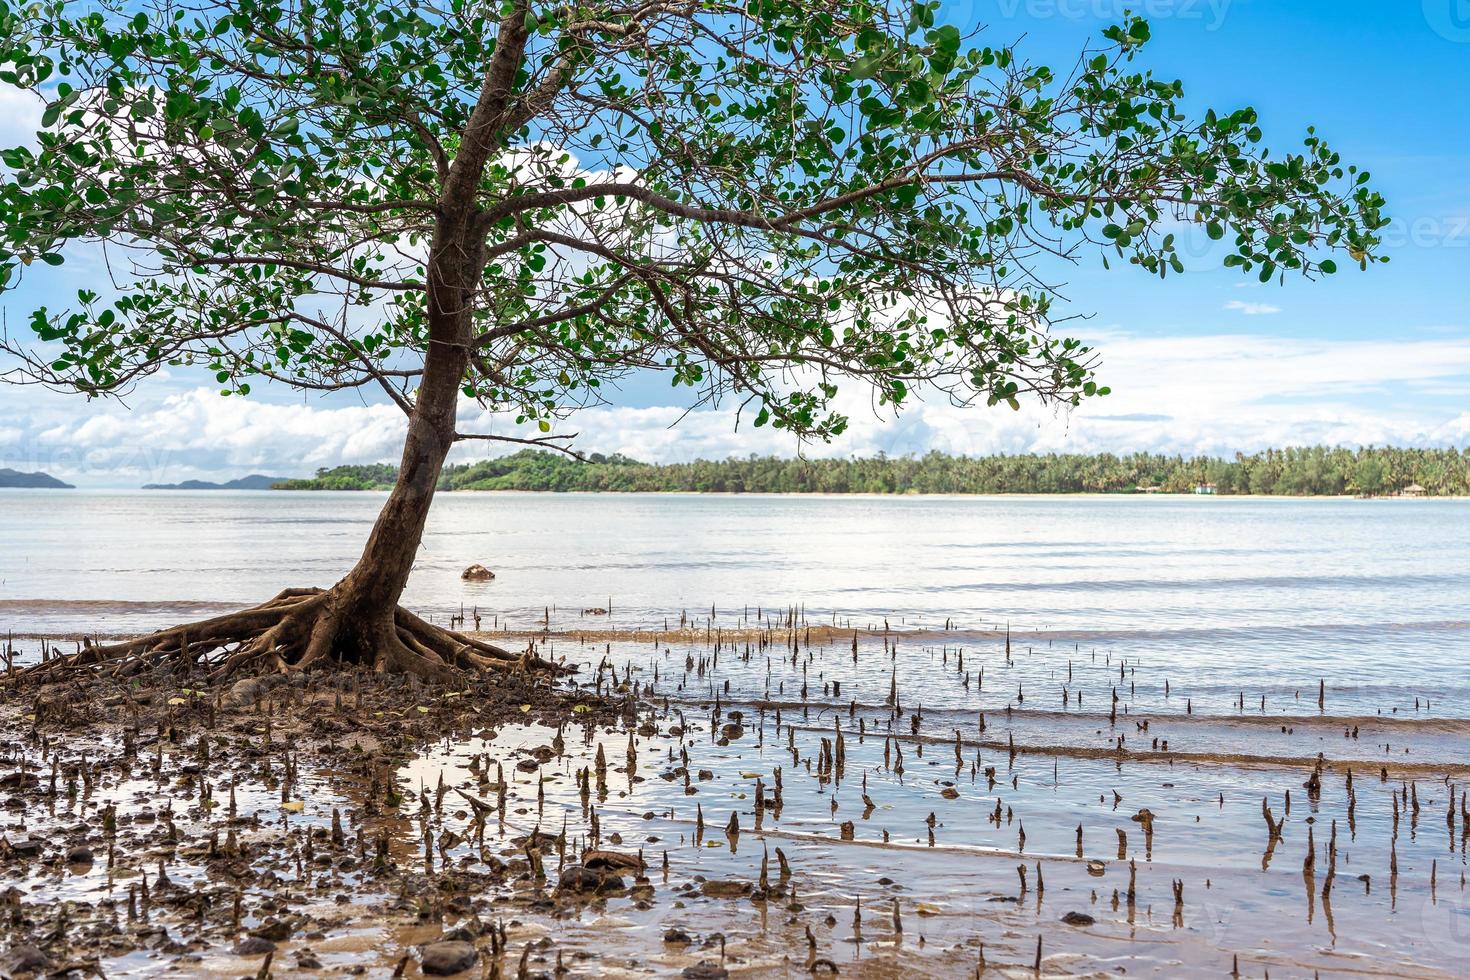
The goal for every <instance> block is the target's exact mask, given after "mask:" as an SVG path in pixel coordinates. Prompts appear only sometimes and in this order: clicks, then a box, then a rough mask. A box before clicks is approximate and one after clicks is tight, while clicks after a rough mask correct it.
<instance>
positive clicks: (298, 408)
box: [0, 331, 1470, 486]
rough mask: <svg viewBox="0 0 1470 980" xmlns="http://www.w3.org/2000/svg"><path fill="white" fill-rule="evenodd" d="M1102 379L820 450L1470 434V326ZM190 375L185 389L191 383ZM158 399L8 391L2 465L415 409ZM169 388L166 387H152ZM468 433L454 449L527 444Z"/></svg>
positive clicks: (1129, 344)
mask: <svg viewBox="0 0 1470 980" xmlns="http://www.w3.org/2000/svg"><path fill="white" fill-rule="evenodd" d="M1087 339H1088V340H1089V342H1091V343H1094V344H1095V345H1096V346H1097V347H1098V348H1099V349H1100V350H1101V352H1102V354H1103V357H1104V361H1103V366H1102V371H1101V375H1100V377H1101V380H1102V382H1103V383H1105V384H1107V385H1110V386H1111V387H1112V389H1113V391H1114V394H1112V395H1109V396H1107V397H1104V398H1100V399H1095V400H1093V401H1090V402H1088V403H1086V404H1084V405H1083V406H1082V407H1081V408H1079V409H1077V410H1075V411H1071V412H1065V411H1054V410H1050V409H1046V408H1043V407H1040V406H1036V405H1025V406H1023V408H1022V410H1021V411H1019V412H1013V411H1011V410H1009V409H1007V408H1004V407H1002V408H995V409H986V408H983V407H975V408H968V409H965V408H958V407H955V406H951V405H949V404H945V403H938V402H928V403H921V404H918V405H915V406H914V407H912V408H911V409H909V410H907V411H905V412H904V413H903V414H902V415H900V416H899V417H898V418H896V419H894V418H880V417H878V416H877V415H876V414H875V412H874V410H873V408H872V405H871V403H870V401H869V398H868V395H867V394H866V393H865V392H864V391H863V390H862V389H861V388H859V387H853V388H851V389H844V391H843V394H842V395H841V396H840V398H841V400H842V402H841V406H840V407H841V409H842V410H843V411H844V412H846V413H847V414H848V415H849V416H850V417H851V418H852V425H851V427H850V429H849V430H848V432H847V433H845V434H844V435H843V436H842V437H841V438H839V439H838V440H837V441H835V442H834V443H832V444H831V445H808V446H806V447H804V451H805V452H807V453H808V454H809V455H814V456H825V455H849V454H853V455H871V454H874V453H878V452H886V453H889V454H891V455H899V454H905V453H923V452H927V451H929V450H931V449H939V450H942V451H945V452H951V453H969V454H986V453H997V452H1005V453H1024V452H1104V451H1109V452H1131V451H1134V450H1148V451H1158V452H1170V453H1173V452H1182V453H1207V454H1230V453H1233V452H1235V451H1237V450H1242V451H1250V450H1255V449H1261V448H1265V447H1267V446H1283V445H1302V444H1310V443H1327V444H1338V443H1341V444H1348V445H1361V444H1368V443H1376V444H1380V445H1382V444H1385V443H1395V444H1401V445H1464V444H1465V443H1466V442H1467V441H1470V412H1462V411H1460V410H1459V409H1458V408H1455V409H1452V410H1451V409H1445V408H1436V407H1434V404H1433V400H1434V399H1435V398H1436V397H1442V395H1439V394H1436V393H1442V392H1446V391H1458V390H1463V388H1464V386H1466V385H1467V384H1470V337H1464V336H1455V335H1450V336H1445V335H1435V336H1432V337H1430V336H1426V337H1425V338H1424V339H1407V340H1362V341H1356V340H1355V341H1333V340H1315V339H1300V338H1297V339H1293V338H1283V337H1277V336H1268V335H1264V334H1249V333H1241V334H1213V335H1204V336H1154V337H1148V336H1138V335H1134V334H1129V333H1125V332H1121V331H1095V332H1094V333H1093V335H1092V336H1091V337H1089V338H1087ZM183 380H184V379H183V378H182V377H179V378H176V379H175V384H177V383H178V382H181V381H183ZM159 387H162V388H164V389H168V388H173V390H172V391H167V390H165V391H162V392H160V393H159V394H156V395H151V396H150V395H149V394H148V392H149V390H150V389H148V388H147V387H146V386H145V388H144V390H143V391H142V392H140V396H139V397H140V398H141V399H143V400H140V401H139V402H138V403H137V404H136V405H135V407H134V408H133V409H131V410H129V409H126V408H124V407H122V406H119V405H117V404H115V403H91V404H90V405H89V404H88V403H86V402H85V401H83V400H81V399H79V398H75V397H68V396H61V395H51V394H45V393H42V392H40V391H39V390H37V389H24V390H17V389H3V388H0V417H3V418H4V419H5V426H4V428H3V431H0V465H6V466H18V467H19V468H26V469H34V468H39V469H44V470H47V471H48V472H52V473H54V474H55V475H57V476H60V477H62V478H63V479H68V480H70V482H73V483H78V484H82V485H122V486H137V485H139V484H142V483H149V482H165V481H174V480H180V479H189V478H202V479H211V478H213V479H221V478H230V477H236V476H242V475H245V474H247V473H252V472H263V473H267V474H268V475H273V476H297V475H305V474H308V473H310V472H312V471H313V470H314V469H316V468H317V467H320V466H332V465H336V464H338V463H363V462H378V461H381V462H396V461H397V458H398V453H399V450H400V448H401V446H402V440H403V427H404V420H403V416H402V414H401V413H400V412H399V411H398V409H396V408H394V407H391V406H388V405H345V406H344V405H342V404H341V403H340V402H320V401H304V400H303V401H298V402H295V403H294V404H281V403H279V402H271V401H266V400H255V399H241V398H221V397H220V396H219V395H218V394H216V393H215V392H214V391H213V390H212V389H209V388H206V387H199V388H194V389H186V390H183V391H179V390H178V389H177V388H176V387H174V386H173V385H168V386H159ZM153 390H157V389H153ZM748 421H749V419H748V417H747V420H746V424H743V425H742V426H741V427H740V428H739V429H738V430H737V429H736V428H735V419H734V415H733V412H730V411H713V410H702V411H696V412H691V413H687V414H686V413H685V412H684V410H683V408H682V407H679V406H672V405H670V406H655V407H630V406H611V407H602V408H595V409H589V410H587V411H584V412H582V413H580V414H579V415H577V416H575V417H574V418H573V419H572V420H571V422H570V423H568V424H567V426H566V428H565V430H566V431H569V432H571V431H575V432H578V433H579V438H578V441H577V445H578V446H579V447H580V448H582V449H583V450H585V451H589V452H590V451H597V452H605V453H611V452H621V453H625V454H627V455H629V456H632V457H634V458H637V459H644V460H651V461H674V460H688V459H694V458H699V457H704V458H720V457H724V456H728V455H731V454H736V455H744V454H746V453H775V454H778V455H789V454H792V453H794V452H796V451H798V449H802V448H803V447H799V446H798V444H797V443H796V442H795V441H794V440H793V439H792V438H791V437H790V436H788V435H785V434H783V433H777V432H773V431H772V430H770V429H754V428H752V427H751V426H750V425H749V424H748ZM460 425H461V428H462V429H463V430H466V431H492V432H499V433H502V434H521V435H526V434H528V433H525V432H519V433H518V430H516V429H515V428H514V426H513V425H512V424H511V420H510V419H507V418H504V417H497V416H490V415H487V414H485V413H483V412H482V411H481V410H480V409H479V408H478V407H477V406H475V405H473V404H471V403H468V402H467V403H466V404H465V405H464V406H463V408H462V411H461V418H460ZM516 448H519V447H516V446H507V445H504V444H494V443H488V444H487V443H478V442H476V443H469V444H465V445H462V446H461V447H459V448H458V449H457V450H456V455H455V458H458V459H468V458H475V457H481V456H488V455H497V454H499V453H502V452H510V451H513V450H515V449H516Z"/></svg>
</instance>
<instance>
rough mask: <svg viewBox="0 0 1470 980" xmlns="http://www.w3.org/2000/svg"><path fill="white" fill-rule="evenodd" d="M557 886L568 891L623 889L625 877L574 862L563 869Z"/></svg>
mask: <svg viewBox="0 0 1470 980" xmlns="http://www.w3.org/2000/svg"><path fill="white" fill-rule="evenodd" d="M557 887H558V888H560V889H561V890H562V891H568V892H596V891H621V890H622V889H623V879H621V878H619V877H618V876H617V875H602V874H598V873H597V872H596V871H592V870H590V869H588V868H584V867H582V866H581V865H580V864H573V865H571V866H569V867H567V868H566V869H564V870H563V871H562V873H561V879H560V881H559V883H558V885H557Z"/></svg>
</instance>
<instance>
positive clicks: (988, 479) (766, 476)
mask: <svg viewBox="0 0 1470 980" xmlns="http://www.w3.org/2000/svg"><path fill="white" fill-rule="evenodd" d="M397 476H398V468H397V467H396V466H392V465H389V464H383V463H373V464H366V465H350V466H336V467H331V468H323V469H320V470H318V471H317V474H316V476H315V477H313V478H311V479H304V480H289V481H285V482H282V483H278V484H276V485H275V487H274V488H275V489H284V490H385V489H389V488H391V487H392V486H393V483H394V481H395V480H396V479H397ZM1204 487H1209V488H1210V489H1211V490H1212V492H1214V493H1216V494H1221V495H1229V494H1266V495H1273V496H1330V495H1341V494H1362V495H1370V496H1378V495H1384V494H1393V493H1400V492H1403V491H1404V490H1406V489H1409V488H1414V487H1419V488H1422V491H1423V493H1424V494H1425V495H1426V496H1453V495H1470V448H1467V449H1465V450H1463V451H1462V450H1459V449H1454V448H1450V449H1409V448H1393V447H1386V448H1377V447H1367V448H1362V449H1349V448H1343V447H1326V446H1311V447H1302V448H1288V449H1268V450H1265V451H1262V452H1258V453H1250V454H1246V453H1237V454H1236V455H1235V456H1234V458H1231V459H1222V458H1218V457H1210V456H1194V457H1186V456H1182V455H1173V456H1170V455H1162V454H1155V453H1132V454H1127V455H1114V454H1112V453H1101V454H1097V455H1085V454H1074V453H1066V454H1045V455H1001V456H951V455H947V454H944V453H940V452H931V453H928V454H926V455H923V456H885V455H878V456H875V457H871V458H863V459H859V458H848V459H801V458H796V459H790V458H780V457H775V456H755V455H752V456H748V457H743V458H729V459H720V460H706V459H700V460H695V461H693V462H687V463H663V464H658V463H644V462H640V461H638V460H634V459H630V458H628V457H626V456H622V455H616V454H615V455H603V454H600V453H592V454H590V455H588V456H586V457H585V458H584V459H581V460H578V459H574V458H571V457H569V456H566V455H563V454H559V453H552V452H545V451H539V450H533V449H525V450H522V451H520V452H517V453H513V454H511V455H508V456H502V457H498V458H495V459H487V460H480V461H477V462H473V463H453V464H450V465H448V466H446V467H445V468H444V471H443V473H442V474H441V476H440V478H439V486H438V489H439V490H450V491H452V490H521V491H561V492H594V493H596V492H605V493H638V492H682V493H880V494H942V493H950V494H992V493H1016V494H1024V493H1136V492H1141V491H1143V490H1144V489H1146V488H1155V489H1156V490H1157V492H1160V493H1193V492H1195V490H1196V489H1197V488H1204Z"/></svg>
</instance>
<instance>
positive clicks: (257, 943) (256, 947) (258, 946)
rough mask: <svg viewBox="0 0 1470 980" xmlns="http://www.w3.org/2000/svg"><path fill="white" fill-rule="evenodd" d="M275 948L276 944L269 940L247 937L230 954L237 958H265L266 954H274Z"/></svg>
mask: <svg viewBox="0 0 1470 980" xmlns="http://www.w3.org/2000/svg"><path fill="white" fill-rule="evenodd" d="M275 948H276V944H275V943H273V942H271V941H270V940H269V939H263V938H261V937H260V936H246V937H245V938H244V939H242V940H240V941H239V942H238V943H236V944H235V948H234V949H232V950H230V952H232V953H234V954H235V955H236V956H264V955H265V954H266V953H269V952H273V951H274V950H275Z"/></svg>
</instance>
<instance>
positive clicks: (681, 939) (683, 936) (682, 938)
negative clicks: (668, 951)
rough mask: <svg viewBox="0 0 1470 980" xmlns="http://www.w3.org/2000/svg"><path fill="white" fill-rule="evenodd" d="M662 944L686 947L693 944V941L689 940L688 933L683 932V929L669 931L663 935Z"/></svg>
mask: <svg viewBox="0 0 1470 980" xmlns="http://www.w3.org/2000/svg"><path fill="white" fill-rule="evenodd" d="M664 942H666V943H679V944H683V945H687V944H689V943H692V942H694V940H693V939H692V938H690V936H689V933H687V932H685V931H684V930H683V929H670V930H669V931H668V932H666V933H664Z"/></svg>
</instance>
